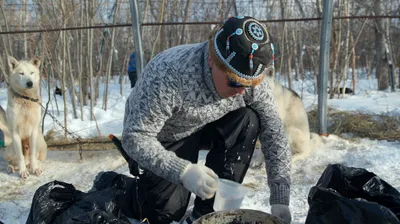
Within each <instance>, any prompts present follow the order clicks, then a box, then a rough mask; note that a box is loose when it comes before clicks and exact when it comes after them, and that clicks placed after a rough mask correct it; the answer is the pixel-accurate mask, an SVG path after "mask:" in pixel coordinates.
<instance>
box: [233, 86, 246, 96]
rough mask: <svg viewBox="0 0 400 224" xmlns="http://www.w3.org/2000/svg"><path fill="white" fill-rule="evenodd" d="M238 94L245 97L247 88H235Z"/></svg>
mask: <svg viewBox="0 0 400 224" xmlns="http://www.w3.org/2000/svg"><path fill="white" fill-rule="evenodd" d="M235 90H236V93H237V94H240V95H244V93H245V91H246V88H245V87H240V88H235Z"/></svg>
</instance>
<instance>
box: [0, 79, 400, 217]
mask: <svg viewBox="0 0 400 224" xmlns="http://www.w3.org/2000/svg"><path fill="white" fill-rule="evenodd" d="M357 82H358V87H357V88H358V91H357V94H356V95H354V96H350V95H349V96H345V98H344V99H332V100H329V101H328V106H330V107H334V108H337V109H340V110H352V111H354V110H356V111H365V112H368V113H379V114H381V113H385V114H389V115H391V116H400V92H399V91H398V90H397V92H394V93H392V92H390V91H384V92H380V91H376V90H375V89H376V88H375V86H376V82H377V81H376V80H374V79H372V80H365V79H364V80H363V79H361V80H358V81H357ZM294 86H295V88H294V89H295V90H297V91H298V92H299V94H300V95H302V96H303V99H304V102H305V105H306V107H307V108H311V107H313V106H314V105H315V104H316V103H317V102H318V98H317V96H316V95H314V94H313V89H312V83H310V82H307V83H301V82H295V83H294ZM347 86H349V85H347ZM44 89H45V87H44ZM102 92H103V90H102V89H100V93H102ZM129 92H130V88H129V86H128V85H126V86H125V87H124V92H123V95H122V96H121V95H120V94H119V85H117V84H111V86H110V92H109V99H108V107H107V111H105V110H103V109H102V103H101V102H102V99H100V100H99V101H98V102H99V103H98V105H97V106H96V108H95V110H94V114H95V117H96V120H97V123H98V125H99V129H100V132H101V135H104V136H106V135H108V134H110V133H113V134H116V135H120V134H121V132H122V120H123V114H124V109H125V100H126V99H127V97H128V95H129ZM46 101H47V95H46V94H43V102H46ZM57 102H58V108H59V109H60V114H59V115H58V114H57V110H56V105H55V101H54V100H52V103H50V105H51V106H50V113H52V114H54V115H55V116H56V117H57V119H58V120H59V121H61V122H63V121H64V118H63V103H62V97H60V96H57ZM0 105H1V106H2V107H3V108H6V106H7V90H6V89H4V88H2V89H0ZM68 109H69V116H68V128H69V130H70V131H72V132H74V133H75V134H77V135H79V136H81V137H92V136H97V135H99V133H98V131H97V128H96V124H95V122H90V121H88V119H89V108H84V117H85V121H81V120H80V119H73V117H72V113H71V110H72V106H71V105H70V104H69V105H68ZM77 112H78V117H80V115H79V113H80V112H79V110H78V111H77ZM51 129H55V130H57V131H59V132H60V134H62V132H61V128H60V127H58V126H57V124H55V123H54V122H53V121H52V119H51V118H50V117H46V120H45V132H47V131H49V130H51ZM205 155H206V152H205V151H201V152H200V162H204V159H205ZM83 158H84V159H83V161H80V160H79V154H78V152H77V151H49V153H48V159H47V160H46V161H45V162H43V163H42V168H43V170H44V172H43V175H42V176H40V177H36V176H30V177H29V178H28V180H27V181H25V182H22V181H21V180H20V178H19V177H18V175H17V174H8V173H7V171H6V163H5V162H4V160H2V159H0V221H2V222H4V223H7V224H8V223H10V224H13V223H25V221H26V218H27V216H28V214H29V209H30V205H31V202H32V197H33V194H34V193H35V191H36V189H37V188H38V187H39V186H41V185H43V184H45V183H47V182H49V181H52V180H59V181H64V182H68V183H71V184H73V185H74V186H75V187H76V188H77V189H79V190H82V191H87V190H89V189H90V188H91V186H92V183H93V179H94V177H95V175H96V174H97V173H98V172H100V171H108V170H115V171H117V172H120V173H125V174H127V169H128V168H127V165H126V163H125V160H124V159H123V158H122V157H121V156H120V155H119V153H118V151H117V150H115V149H112V150H106V151H84V152H83ZM398 161H400V141H397V142H387V141H376V140H370V139H359V140H356V141H355V140H345V139H342V138H339V137H337V136H333V135H331V136H329V137H327V138H325V140H324V144H323V145H321V146H320V147H319V148H318V150H316V152H315V153H314V154H313V155H311V156H310V157H309V158H307V159H306V160H303V161H298V162H296V163H295V164H293V169H292V180H293V185H292V192H291V204H290V208H291V210H292V215H293V223H304V221H305V219H306V216H307V212H308V204H307V196H308V192H309V190H310V188H311V187H312V186H313V185H314V184H315V183H316V182H317V181H318V179H319V177H320V176H321V174H322V172H323V171H324V169H325V168H326V166H327V165H328V164H331V163H341V164H344V165H347V166H353V167H360V168H365V169H368V170H369V171H371V172H374V173H376V174H377V175H378V176H380V177H381V178H382V179H384V180H385V181H387V182H388V183H389V184H391V185H392V186H394V187H395V188H396V189H398V190H400V178H399V175H400V165H399V163H398ZM244 184H248V185H251V186H252V188H251V190H250V191H249V193H248V194H247V196H246V197H245V199H244V201H243V204H242V208H250V209H256V210H261V211H265V212H269V211H270V207H269V204H268V197H269V189H268V187H267V178H266V175H265V169H264V168H263V167H260V168H254V169H250V170H249V172H248V174H247V176H246V178H245V180H244ZM190 209H192V205H190V206H189V210H190Z"/></svg>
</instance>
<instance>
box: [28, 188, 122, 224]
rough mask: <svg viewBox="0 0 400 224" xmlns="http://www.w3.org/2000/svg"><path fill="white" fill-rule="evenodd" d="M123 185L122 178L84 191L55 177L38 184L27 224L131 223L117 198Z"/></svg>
mask: <svg viewBox="0 0 400 224" xmlns="http://www.w3.org/2000/svg"><path fill="white" fill-rule="evenodd" d="M121 189H124V184H123V183H122V182H121V181H116V184H115V185H114V186H112V187H109V188H106V189H103V190H100V191H93V192H89V193H84V192H81V191H79V190H76V189H75V187H74V186H73V185H71V184H68V183H64V182H60V181H53V182H49V183H47V184H45V185H43V186H41V187H39V188H38V189H37V190H36V192H35V195H34V197H33V200H32V206H31V210H30V213H29V216H28V219H27V222H26V223H27V224H34V223H35V224H36V223H39V224H47V223H49V224H50V223H54V224H58V223H62V224H73V223H80V224H83V223H85V224H92V223H93V224H94V223H96V224H97V223H112V224H129V220H128V219H127V218H126V217H125V216H124V215H122V214H121V213H120V209H119V208H118V206H117V201H116V198H117V196H118V195H119V194H121V193H122V192H123V191H122V190H121Z"/></svg>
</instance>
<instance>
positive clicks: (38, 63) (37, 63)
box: [30, 57, 40, 68]
mask: <svg viewBox="0 0 400 224" xmlns="http://www.w3.org/2000/svg"><path fill="white" fill-rule="evenodd" d="M30 63H32V64H33V65H34V66H35V67H36V68H39V66H40V59H39V58H37V57H34V58H32V59H31V61H30Z"/></svg>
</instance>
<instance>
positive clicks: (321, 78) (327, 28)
mask: <svg viewBox="0 0 400 224" xmlns="http://www.w3.org/2000/svg"><path fill="white" fill-rule="evenodd" d="M332 5H333V0H324V6H323V7H324V8H323V13H322V26H321V41H320V44H321V47H320V60H319V74H318V132H319V134H320V135H327V134H328V122H327V100H328V91H327V85H328V72H329V53H330V43H331V27H332ZM332 75H333V74H332Z"/></svg>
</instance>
